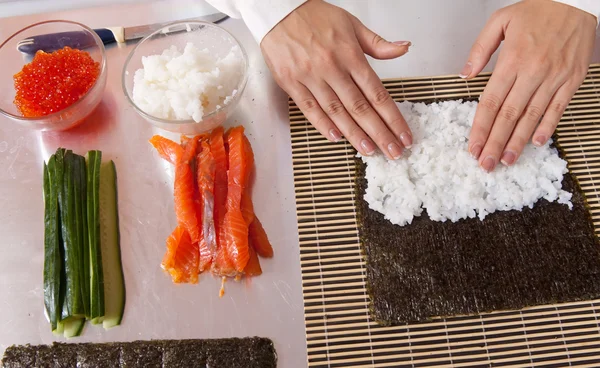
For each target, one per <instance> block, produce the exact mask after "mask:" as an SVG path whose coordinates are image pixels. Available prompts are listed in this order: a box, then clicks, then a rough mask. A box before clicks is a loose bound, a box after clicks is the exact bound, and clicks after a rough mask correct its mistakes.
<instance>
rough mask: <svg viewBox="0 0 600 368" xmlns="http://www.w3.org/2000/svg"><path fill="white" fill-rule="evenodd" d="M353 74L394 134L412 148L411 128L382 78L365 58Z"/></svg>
mask: <svg viewBox="0 0 600 368" xmlns="http://www.w3.org/2000/svg"><path fill="white" fill-rule="evenodd" d="M351 76H352V79H353V80H354V81H355V82H356V85H357V86H358V88H359V89H360V91H361V92H362V94H363V95H364V96H365V97H366V98H367V100H368V101H369V103H370V105H371V106H372V107H373V108H374V109H375V111H376V113H377V114H378V115H379V116H380V117H381V119H382V120H383V122H384V123H385V124H386V125H387V127H388V128H389V129H390V130H391V131H392V133H393V134H394V136H395V137H396V138H398V139H400V142H401V143H402V145H403V146H404V147H406V148H410V147H411V146H412V144H413V138H412V133H411V131H410V128H409V127H408V124H407V123H406V120H405V119H404V117H403V116H402V113H400V109H398V106H397V105H396V103H395V102H394V100H393V99H392V97H391V96H390V94H389V92H388V90H387V89H385V87H384V86H383V84H382V83H381V80H380V79H379V77H378V76H377V74H375V72H374V71H373V69H372V68H371V67H370V66H369V65H368V63H367V61H366V60H364V66H363V67H359V68H354V69H353V70H352V71H351Z"/></svg>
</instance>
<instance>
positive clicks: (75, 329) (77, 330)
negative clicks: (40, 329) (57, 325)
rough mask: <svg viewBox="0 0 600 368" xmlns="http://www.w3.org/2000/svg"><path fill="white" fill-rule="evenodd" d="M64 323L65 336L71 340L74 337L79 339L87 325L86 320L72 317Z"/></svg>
mask: <svg viewBox="0 0 600 368" xmlns="http://www.w3.org/2000/svg"><path fill="white" fill-rule="evenodd" d="M63 323H64V331H63V335H64V336H65V337H66V338H67V339H70V338H72V337H77V336H79V335H81V332H82V331H83V326H84V325H85V318H83V317H71V318H68V319H67V320H65V321H63Z"/></svg>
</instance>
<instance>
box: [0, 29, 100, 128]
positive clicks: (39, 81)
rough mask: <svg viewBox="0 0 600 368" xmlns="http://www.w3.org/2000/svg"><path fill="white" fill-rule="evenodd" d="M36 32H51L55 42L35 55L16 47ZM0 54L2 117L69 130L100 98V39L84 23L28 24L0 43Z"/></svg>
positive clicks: (24, 124)
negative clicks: (0, 64)
mask: <svg viewBox="0 0 600 368" xmlns="http://www.w3.org/2000/svg"><path fill="white" fill-rule="evenodd" d="M56 34H59V35H58V36H54V35H56ZM40 35H53V37H56V42H54V40H52V41H53V42H48V43H47V44H46V46H45V48H44V49H43V50H40V51H37V53H35V55H29V54H25V53H22V52H21V51H19V50H18V48H17V47H18V45H19V44H20V42H22V41H23V40H27V39H29V38H30V37H32V36H40ZM65 44H67V45H71V47H69V46H66V45H65ZM73 45H77V47H75V46H73ZM0 60H2V68H0V86H2V88H0V121H2V120H3V119H4V118H6V119H8V120H11V121H12V122H15V123H18V124H21V125H23V126H25V127H28V128H31V129H35V130H67V129H70V128H73V127H75V126H77V125H79V124H81V123H82V122H84V121H85V118H86V117H87V116H88V115H89V114H90V113H92V112H93V111H94V109H95V108H96V107H97V106H98V104H99V103H100V101H101V100H102V95H103V94H104V88H105V86H106V53H105V50H104V44H103V43H102V40H101V39H100V38H99V37H98V35H97V34H96V33H95V32H94V31H93V30H92V29H90V28H89V27H87V26H85V25H83V24H80V23H76V22H71V21H63V20H51V21H46V22H41V23H36V24H33V25H31V26H28V27H26V28H24V29H22V30H20V31H18V32H16V33H15V34H13V35H12V36H11V37H9V38H8V39H7V40H6V41H4V42H3V43H2V44H0Z"/></svg>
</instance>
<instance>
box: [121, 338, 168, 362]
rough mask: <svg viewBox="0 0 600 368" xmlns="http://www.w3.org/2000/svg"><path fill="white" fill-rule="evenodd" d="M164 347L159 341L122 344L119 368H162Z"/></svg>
mask: <svg viewBox="0 0 600 368" xmlns="http://www.w3.org/2000/svg"><path fill="white" fill-rule="evenodd" d="M164 345H165V344H164V342H161V341H136V342H132V343H129V344H123V345H122V348H121V367H123V368H142V367H144V368H162V366H163V351H164Z"/></svg>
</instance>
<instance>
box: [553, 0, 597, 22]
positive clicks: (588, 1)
mask: <svg viewBox="0 0 600 368" xmlns="http://www.w3.org/2000/svg"><path fill="white" fill-rule="evenodd" d="M554 1H556V2H559V3H563V4H566V5H570V6H572V7H575V8H578V9H581V10H583V11H585V12H588V13H590V14H592V15H593V16H594V17H596V21H597V22H598V23H600V0H554Z"/></svg>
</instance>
